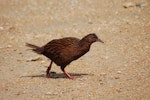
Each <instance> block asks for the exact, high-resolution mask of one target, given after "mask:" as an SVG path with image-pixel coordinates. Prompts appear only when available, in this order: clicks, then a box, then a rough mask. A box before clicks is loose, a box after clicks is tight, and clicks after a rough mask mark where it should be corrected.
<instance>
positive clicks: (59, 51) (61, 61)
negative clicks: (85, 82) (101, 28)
mask: <svg viewBox="0 0 150 100" xmlns="http://www.w3.org/2000/svg"><path fill="white" fill-rule="evenodd" d="M97 41H99V42H102V43H104V42H103V41H102V40H100V39H99V38H98V37H97V36H96V35H95V34H94V33H93V34H88V35H86V36H85V37H83V38H82V39H81V40H80V39H78V38H74V37H65V38H62V39H54V40H52V41H50V42H49V43H47V44H46V45H44V46H42V47H38V46H35V45H33V44H29V43H26V46H28V47H31V48H32V50H33V51H34V52H36V53H38V54H43V55H44V56H46V57H48V58H49V59H50V60H51V63H50V65H49V67H48V68H47V70H46V76H47V77H49V76H50V74H49V71H50V70H51V67H52V63H53V62H54V63H55V64H57V65H58V66H60V67H61V70H62V71H63V72H64V74H65V75H66V76H67V77H68V78H70V79H74V78H77V76H71V75H69V74H68V73H67V72H66V71H65V67H66V66H67V65H68V64H70V63H71V62H72V61H74V60H76V59H78V58H80V57H81V56H83V55H84V54H85V53H87V52H88V51H89V50H90V46H91V44H92V43H94V42H97Z"/></svg>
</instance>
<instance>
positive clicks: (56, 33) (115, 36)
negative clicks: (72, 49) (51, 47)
mask: <svg viewBox="0 0 150 100" xmlns="http://www.w3.org/2000/svg"><path fill="white" fill-rule="evenodd" d="M138 4H139V5H138ZM88 33H96V34H97V35H98V36H99V37H100V38H101V39H102V40H103V41H104V42H105V44H102V43H94V44H93V45H92V46H91V49H90V52H88V53H87V54H86V55H84V56H83V57H81V58H80V59H78V60H76V61H74V62H72V63H71V64H70V65H68V66H67V67H66V71H68V72H69V73H70V74H71V75H78V76H80V78H77V79H75V80H70V79H68V78H66V76H64V75H63V73H62V71H61V70H60V67H58V66H56V65H55V64H54V65H53V67H52V70H51V71H52V78H46V77H45V71H46V68H47V66H48V65H49V63H50V61H49V60H48V59H47V58H46V57H44V56H42V55H37V54H35V53H33V52H32V51H30V50H28V49H29V48H27V47H26V46H25V43H26V42H28V43H32V44H36V45H39V46H42V45H44V44H45V43H47V42H49V41H50V40H52V39H56V38H62V37H67V36H71V37H78V38H82V37H83V36H85V35H86V34H88ZM0 100H150V1H149V0H0Z"/></svg>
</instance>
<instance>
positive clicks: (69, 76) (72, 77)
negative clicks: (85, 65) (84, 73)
mask: <svg viewBox="0 0 150 100" xmlns="http://www.w3.org/2000/svg"><path fill="white" fill-rule="evenodd" d="M61 70H62V71H63V72H64V74H65V75H66V76H67V77H68V78H70V79H76V78H78V76H71V75H70V74H68V73H67V72H66V71H65V69H64V68H63V67H61Z"/></svg>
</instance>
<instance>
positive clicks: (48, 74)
mask: <svg viewBox="0 0 150 100" xmlns="http://www.w3.org/2000/svg"><path fill="white" fill-rule="evenodd" d="M52 64H53V61H52V60H51V63H50V65H49V67H48V68H47V70H46V77H50V73H49V71H50V70H51V67H52Z"/></svg>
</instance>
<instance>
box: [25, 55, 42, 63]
mask: <svg viewBox="0 0 150 100" xmlns="http://www.w3.org/2000/svg"><path fill="white" fill-rule="evenodd" d="M39 60H42V58H41V57H39V56H37V57H35V58H29V59H27V62H29V61H39Z"/></svg>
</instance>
